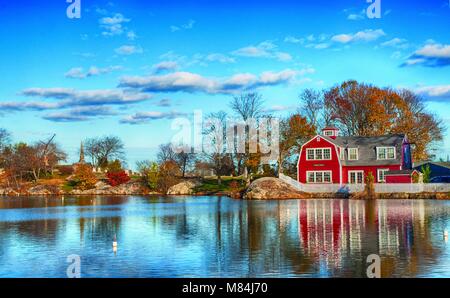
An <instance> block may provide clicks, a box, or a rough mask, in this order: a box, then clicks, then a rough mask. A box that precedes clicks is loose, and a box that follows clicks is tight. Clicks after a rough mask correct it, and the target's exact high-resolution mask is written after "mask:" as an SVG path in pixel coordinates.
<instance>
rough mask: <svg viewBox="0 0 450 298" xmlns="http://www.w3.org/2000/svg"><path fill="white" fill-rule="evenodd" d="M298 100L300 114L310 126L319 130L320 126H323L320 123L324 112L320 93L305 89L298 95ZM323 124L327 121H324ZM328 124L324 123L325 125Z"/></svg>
mask: <svg viewBox="0 0 450 298" xmlns="http://www.w3.org/2000/svg"><path fill="white" fill-rule="evenodd" d="M299 99H300V103H301V107H300V111H299V112H300V114H301V115H304V116H305V117H306V119H307V120H308V122H309V123H310V124H311V125H313V126H315V127H317V128H319V126H320V124H323V123H320V122H321V118H322V117H323V115H322V114H323V112H324V101H323V97H322V92H321V91H316V90H314V89H305V90H303V92H302V93H300V95H299ZM324 122H328V121H326V120H325V121H324ZM328 124H329V123H326V124H325V125H328Z"/></svg>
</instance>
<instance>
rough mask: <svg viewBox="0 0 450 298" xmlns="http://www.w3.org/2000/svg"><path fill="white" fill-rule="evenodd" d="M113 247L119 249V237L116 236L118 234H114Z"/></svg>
mask: <svg viewBox="0 0 450 298" xmlns="http://www.w3.org/2000/svg"><path fill="white" fill-rule="evenodd" d="M113 248H116V249H117V238H116V235H114V239H113Z"/></svg>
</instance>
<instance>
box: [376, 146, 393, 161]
mask: <svg viewBox="0 0 450 298" xmlns="http://www.w3.org/2000/svg"><path fill="white" fill-rule="evenodd" d="M388 148H392V149H394V158H388V154H387V149H388ZM380 149H385V150H386V158H379V152H380ZM396 151H397V150H395V147H394V146H383V147H377V160H392V159H396V158H397V152H396Z"/></svg>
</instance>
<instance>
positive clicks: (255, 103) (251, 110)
mask: <svg viewBox="0 0 450 298" xmlns="http://www.w3.org/2000/svg"><path fill="white" fill-rule="evenodd" d="M263 105H264V101H263V99H262V96H261V95H260V94H258V93H256V92H253V93H244V94H240V95H238V96H234V97H233V100H232V101H231V109H232V110H233V111H234V112H235V113H236V114H237V115H238V116H239V117H240V118H242V120H244V121H247V119H249V118H254V119H257V118H259V117H261V116H262V114H263Z"/></svg>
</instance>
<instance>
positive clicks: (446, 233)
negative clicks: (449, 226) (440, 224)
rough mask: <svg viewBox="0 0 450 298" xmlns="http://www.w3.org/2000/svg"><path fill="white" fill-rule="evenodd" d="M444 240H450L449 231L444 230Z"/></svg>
mask: <svg viewBox="0 0 450 298" xmlns="http://www.w3.org/2000/svg"><path fill="white" fill-rule="evenodd" d="M444 238H448V231H447V230H444Z"/></svg>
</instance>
